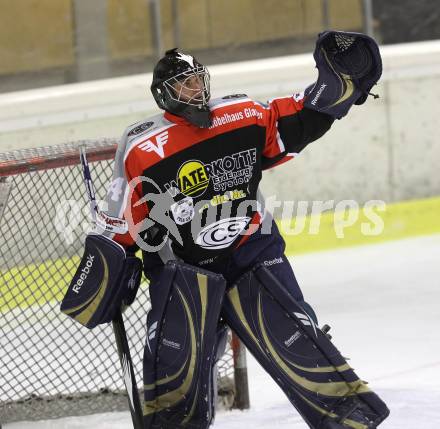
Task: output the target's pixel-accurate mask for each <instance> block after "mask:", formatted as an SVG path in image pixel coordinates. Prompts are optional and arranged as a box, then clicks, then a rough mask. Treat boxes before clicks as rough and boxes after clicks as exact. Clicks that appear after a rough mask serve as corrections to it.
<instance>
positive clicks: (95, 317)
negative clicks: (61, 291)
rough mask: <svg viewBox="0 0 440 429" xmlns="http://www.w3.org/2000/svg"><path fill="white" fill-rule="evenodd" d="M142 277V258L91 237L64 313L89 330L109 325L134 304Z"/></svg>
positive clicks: (100, 236)
mask: <svg viewBox="0 0 440 429" xmlns="http://www.w3.org/2000/svg"><path fill="white" fill-rule="evenodd" d="M141 276H142V261H141V260H140V259H139V258H137V257H135V256H128V255H126V253H125V250H124V248H122V247H121V246H120V245H119V244H117V243H115V242H114V241H112V240H110V239H108V238H106V237H104V236H102V235H95V234H91V235H88V236H87V237H86V242H85V249H84V254H83V257H82V259H81V262H80V264H79V266H78V268H77V270H76V273H75V275H74V276H73V279H72V281H71V283H70V285H69V288H68V289H67V292H66V294H65V296H64V298H63V301H62V302H61V307H60V310H61V311H62V312H63V313H65V314H67V315H68V316H70V317H72V318H73V319H75V320H76V321H77V322H79V323H81V325H83V326H85V327H87V328H89V329H92V328H94V327H95V326H97V325H98V324H101V323H109V322H111V321H112V320H113V318H114V316H115V315H116V312H117V311H118V310H120V309H121V306H123V305H130V304H131V303H132V302H133V301H134V299H135V297H136V292H137V290H138V288H139V284H140V281H141Z"/></svg>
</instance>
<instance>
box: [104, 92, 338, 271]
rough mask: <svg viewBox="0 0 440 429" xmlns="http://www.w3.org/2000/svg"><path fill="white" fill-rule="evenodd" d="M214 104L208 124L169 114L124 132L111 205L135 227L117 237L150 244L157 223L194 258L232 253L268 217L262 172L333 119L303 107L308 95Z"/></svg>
mask: <svg viewBox="0 0 440 429" xmlns="http://www.w3.org/2000/svg"><path fill="white" fill-rule="evenodd" d="M210 109H211V112H212V125H211V127H209V128H206V129H202V128H197V127H195V126H193V125H191V124H189V123H188V122H187V121H186V120H185V119H183V118H181V117H179V116H175V115H172V114H170V113H169V112H165V113H164V114H161V115H157V116H155V117H152V118H150V119H148V120H146V121H143V122H140V123H137V124H134V125H132V126H130V127H129V128H128V129H127V130H126V131H125V133H124V136H123V139H122V141H121V143H120V144H119V146H118V151H117V155H116V159H115V172H114V177H113V182H112V184H111V186H110V188H109V194H108V203H109V206H108V208H109V214H111V215H112V216H118V217H123V218H125V219H126V220H128V221H129V225H130V229H129V232H127V233H126V234H123V235H119V234H116V235H113V239H114V240H116V241H117V242H119V243H120V244H123V245H124V246H126V247H128V246H131V245H133V244H135V243H136V244H137V245H139V246H140V247H144V246H143V245H142V244H143V243H145V241H143V240H144V239H145V236H144V232H145V231H146V230H150V229H151V230H155V227H156V230H161V231H164V230H165V231H167V233H168V234H169V239H170V240H171V243H172V250H173V251H174V253H175V254H176V255H177V256H179V257H181V258H182V259H184V260H185V261H187V262H190V263H201V262H202V261H204V260H207V259H211V258H213V257H215V256H218V255H220V254H222V253H225V252H230V251H232V250H233V249H234V248H236V247H237V246H238V245H240V242H242V241H243V240H245V239H246V234H250V233H252V231H254V230H255V228H258V225H259V223H260V221H261V216H262V214H261V213H260V212H259V204H258V201H257V190H258V185H259V182H260V180H261V177H262V170H264V169H266V168H270V167H273V166H275V165H278V164H280V163H283V162H285V161H287V160H289V159H292V158H293V157H295V155H296V154H297V153H299V152H300V151H301V150H302V149H303V148H304V147H305V146H306V145H307V144H308V143H310V142H311V141H313V140H315V139H316V138H318V137H320V136H321V135H322V134H323V133H324V132H325V131H327V130H328V128H329V127H330V125H331V123H332V119H331V118H330V117H329V116H328V115H325V114H322V113H318V112H315V111H312V110H308V109H303V99H302V98H301V96H295V97H282V98H277V99H274V100H272V101H271V102H270V103H269V104H268V105H263V104H261V103H258V102H255V101H253V100H251V99H250V98H248V97H247V96H245V95H233V96H227V97H223V98H221V99H216V100H213V101H211V102H210ZM130 182H131V186H128V183H130ZM147 247H148V246H147Z"/></svg>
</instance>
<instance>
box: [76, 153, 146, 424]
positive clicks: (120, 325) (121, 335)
mask: <svg viewBox="0 0 440 429" xmlns="http://www.w3.org/2000/svg"><path fill="white" fill-rule="evenodd" d="M79 151H80V160H81V166H82V170H83V177H84V183H85V185H86V190H87V196H88V199H89V204H90V212H91V215H92V220H93V222H94V223H95V224H97V225H98V226H101V227H103V228H104V229H105V230H107V231H108V230H109V229H108V228H107V227H106V226H103V225H102V224H101V222H106V221H105V219H109V218H111V217H110V216H107V215H105V214H103V213H101V212H100V210H99V208H98V204H97V202H96V197H95V195H96V194H95V188H94V186H93V181H92V177H91V174H90V169H89V164H88V162H87V157H86V148H85V146H81V147H80V149H79ZM99 219H101V221H100V220H99ZM111 219H112V220H114V219H116V221H122V222H124V221H123V220H122V219H117V218H111ZM115 228H116V229H117V230H119V228H121V230H122V229H124V226H123V225H122V226H121V225H117V226H116V227H115V225H114V223H113V222H112V225H111V230H112V232H117V231H114V229H115ZM112 326H113V332H114V334H115V339H116V346H117V349H118V355H119V361H120V362H121V367H122V374H123V379H124V384H125V389H126V391H127V394H128V406H129V408H130V414H131V419H132V422H133V428H134V429H142V428H143V413H142V408H141V402H140V399H139V394H138V390H137V383H136V378H135V374H134V369H133V361H132V360H131V355H130V348H129V346H128V340H127V334H126V332H125V326H124V319H123V318H122V313H121V311H118V313H117V314H116V316H115V318H114V319H113V320H112Z"/></svg>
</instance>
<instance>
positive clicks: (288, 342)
mask: <svg viewBox="0 0 440 429" xmlns="http://www.w3.org/2000/svg"><path fill="white" fill-rule="evenodd" d="M300 336H301V333H300V332H299V331H296V332H295V333H294V334H293V335H292V336H291V337H290V338H288V339H287V340H286V341H284V345H285V346H286V347H289V346H291V345H292V344H293V343H294V342H295V341H296V340H297V339H298V338H299V337H300Z"/></svg>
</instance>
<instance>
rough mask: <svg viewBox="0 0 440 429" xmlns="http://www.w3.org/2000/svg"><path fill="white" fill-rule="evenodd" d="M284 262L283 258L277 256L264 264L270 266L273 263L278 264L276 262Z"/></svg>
mask: <svg viewBox="0 0 440 429" xmlns="http://www.w3.org/2000/svg"><path fill="white" fill-rule="evenodd" d="M282 263H283V258H281V257H280V258H275V259H272V260H270V261H264V262H263V264H264V265H266V267H270V266H271V265H276V264H282Z"/></svg>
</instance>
